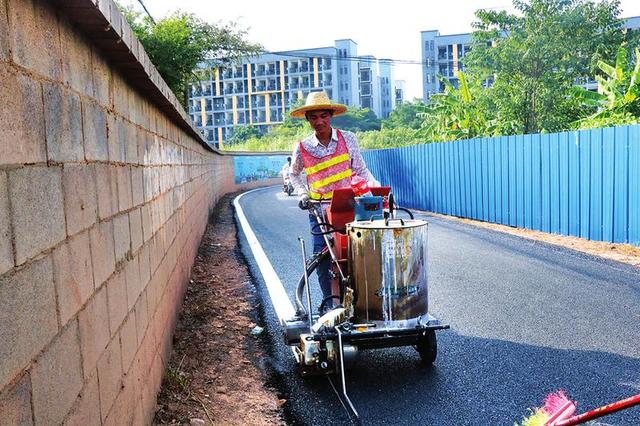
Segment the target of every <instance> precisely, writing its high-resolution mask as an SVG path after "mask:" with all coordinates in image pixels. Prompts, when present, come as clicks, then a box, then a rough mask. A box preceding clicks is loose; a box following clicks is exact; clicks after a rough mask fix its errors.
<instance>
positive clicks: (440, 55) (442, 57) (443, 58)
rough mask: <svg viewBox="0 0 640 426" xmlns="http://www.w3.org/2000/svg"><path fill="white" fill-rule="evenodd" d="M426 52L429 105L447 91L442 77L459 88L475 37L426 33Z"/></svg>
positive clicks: (632, 21)
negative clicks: (459, 72)
mask: <svg viewBox="0 0 640 426" xmlns="http://www.w3.org/2000/svg"><path fill="white" fill-rule="evenodd" d="M625 28H627V29H630V30H636V29H638V28H640V16H635V17H631V18H626V24H625ZM420 42H421V51H422V99H423V101H424V102H429V98H430V97H431V96H432V95H434V94H436V93H442V92H443V91H444V85H443V83H442V82H441V81H440V80H439V79H438V76H442V77H444V78H445V79H447V80H448V81H449V82H450V83H451V84H453V85H454V86H455V87H457V86H458V78H457V77H456V72H457V71H464V64H463V63H462V58H464V56H465V54H466V53H467V52H469V51H470V50H471V42H472V39H471V33H464V34H451V35H441V34H440V31H438V30H429V31H422V32H421V33H420ZM584 86H585V87H587V88H589V89H594V88H595V87H596V86H597V84H596V82H595V81H589V82H587V83H586V84H584Z"/></svg>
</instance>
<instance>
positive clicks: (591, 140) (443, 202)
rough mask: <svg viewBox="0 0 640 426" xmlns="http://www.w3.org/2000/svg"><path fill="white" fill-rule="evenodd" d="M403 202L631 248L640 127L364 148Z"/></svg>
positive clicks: (639, 224)
mask: <svg viewBox="0 0 640 426" xmlns="http://www.w3.org/2000/svg"><path fill="white" fill-rule="evenodd" d="M364 156H365V160H366V161H367V164H368V165H369V168H370V169H371V172H372V173H373V174H374V176H376V177H377V178H378V179H379V180H380V181H381V182H382V183H383V184H386V185H391V186H392V187H393V190H394V193H395V194H396V195H397V197H398V201H399V202H400V203H401V204H404V205H405V206H408V207H412V208H416V209H422V210H430V211H434V212H437V213H443V214H450V215H456V216H461V217H469V218H474V219H478V220H484V221H488V222H494V223H501V224H505V225H511V226H518V227H524V228H529V229H535V230H541V231H546V232H551V233H556V234H563V235H574V236H580V237H583V238H588V239H592V240H600V241H611V242H630V243H632V244H635V245H640V126H638V125H634V126H620V127H615V128H606V129H593V130H581V131H575V132H564V133H556V134H534V135H519V136H509V137H497V138H478V139H470V140H464V141H454V142H439V143H431V144H425V145H417V146H411V147H404V148H396V149H384V150H373V151H366V152H364Z"/></svg>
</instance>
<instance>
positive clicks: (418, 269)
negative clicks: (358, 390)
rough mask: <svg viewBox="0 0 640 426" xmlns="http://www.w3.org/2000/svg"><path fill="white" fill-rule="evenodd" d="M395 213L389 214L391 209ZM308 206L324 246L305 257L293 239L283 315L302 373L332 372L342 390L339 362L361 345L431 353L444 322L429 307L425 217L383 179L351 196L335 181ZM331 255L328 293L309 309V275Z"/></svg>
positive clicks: (425, 356)
mask: <svg viewBox="0 0 640 426" xmlns="http://www.w3.org/2000/svg"><path fill="white" fill-rule="evenodd" d="M399 210H400V211H403V214H402V216H405V215H406V216H408V218H407V217H402V218H401V217H396V216H397V212H398V211H399ZM310 213H311V214H313V215H315V216H316V219H317V221H318V226H317V227H316V229H313V230H312V232H313V233H315V234H316V235H322V236H323V238H324V239H325V242H326V245H327V246H326V247H325V249H324V250H323V251H322V252H321V253H319V254H316V255H314V256H313V257H311V258H310V259H309V260H307V256H306V252H305V246H304V241H303V240H302V238H299V240H300V243H301V250H302V257H303V262H304V274H303V276H302V277H301V278H300V281H299V283H298V287H297V289H296V295H295V296H296V297H295V303H296V315H295V317H294V318H292V319H290V320H288V321H286V326H285V330H284V335H285V336H284V337H285V342H286V343H287V345H289V346H291V347H292V348H293V351H294V354H295V356H296V359H297V363H298V366H299V370H300V372H301V374H302V375H303V376H306V375H316V374H332V373H335V374H337V375H338V376H339V379H340V383H341V386H342V396H343V398H344V399H345V401H346V402H347V403H348V405H349V407H350V409H351V410H352V411H353V413H354V414H355V415H356V417H358V413H357V411H356V410H355V407H354V406H353V404H352V403H351V400H350V399H349V397H348V395H347V389H346V381H345V369H346V368H347V367H348V366H349V365H351V364H352V363H353V362H355V359H356V357H357V353H358V351H359V350H361V349H376V348H390V347H399V346H413V347H415V349H416V350H417V351H418V353H419V355H420V357H421V359H422V362H423V363H425V364H431V363H433V362H434V361H435V359H436V355H437V348H438V346H437V342H436V333H435V331H436V330H442V329H447V328H449V325H447V324H444V323H442V322H440V321H439V320H437V319H436V318H434V317H433V316H432V315H430V314H429V304H428V293H429V290H428V285H427V222H426V221H424V220H420V219H414V217H413V214H412V213H411V212H410V211H409V210H407V209H403V208H401V207H398V206H396V204H395V202H394V199H393V195H392V194H391V193H390V188H389V187H379V188H371V195H369V196H364V197H356V196H355V194H354V192H353V190H352V189H351V188H345V189H337V190H335V191H334V192H333V196H332V199H331V201H330V202H329V203H328V202H322V201H320V202H312V203H311V207H310ZM327 258H330V259H331V275H332V277H333V283H332V284H333V296H329V297H328V298H326V299H325V300H323V301H322V302H321V304H320V309H319V312H320V313H322V315H319V314H318V315H315V314H314V312H313V309H312V301H311V291H310V288H309V276H310V274H311V273H312V272H313V271H314V270H315V269H316V268H317V267H318V264H319V263H320V262H322V261H323V260H325V259H327Z"/></svg>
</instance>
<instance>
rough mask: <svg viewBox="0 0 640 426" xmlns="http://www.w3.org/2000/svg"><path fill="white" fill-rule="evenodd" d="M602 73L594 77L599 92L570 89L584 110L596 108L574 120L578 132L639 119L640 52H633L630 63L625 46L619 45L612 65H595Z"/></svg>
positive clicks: (629, 122) (635, 121) (599, 63)
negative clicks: (633, 55) (633, 63)
mask: <svg viewBox="0 0 640 426" xmlns="http://www.w3.org/2000/svg"><path fill="white" fill-rule="evenodd" d="M598 68H599V69H600V71H601V72H602V73H603V74H604V76H603V75H596V80H597V81H598V86H599V89H600V91H601V92H602V93H595V92H591V91H588V90H586V89H584V88H582V87H573V88H572V91H573V94H574V96H575V97H576V98H577V99H578V100H579V101H580V103H582V105H584V107H585V108H591V109H593V108H596V109H597V110H596V112H595V113H593V114H592V115H590V116H588V117H586V118H583V119H580V120H577V121H576V122H575V123H574V126H575V127H577V128H580V129H590V128H594V127H606V126H617V125H623V124H634V123H638V122H639V119H638V117H640V102H639V97H638V95H639V94H640V81H639V80H640V79H639V77H640V51H639V50H638V49H637V48H636V49H635V65H633V66H632V65H631V64H630V62H629V58H628V54H627V50H626V48H625V45H624V44H622V45H620V48H619V49H618V53H617V54H616V63H615V66H611V65H609V64H607V63H606V62H604V61H599V62H598Z"/></svg>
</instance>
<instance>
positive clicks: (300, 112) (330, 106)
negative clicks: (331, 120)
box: [289, 91, 347, 118]
mask: <svg viewBox="0 0 640 426" xmlns="http://www.w3.org/2000/svg"><path fill="white" fill-rule="evenodd" d="M319 110H330V111H332V112H333V116H334V117H335V116H336V115H340V114H342V113H344V112H346V111H347V106H346V105H342V104H334V103H332V102H331V99H329V96H327V94H326V93H325V92H324V91H322V92H311V93H309V95H307V101H306V102H305V104H304V106H302V107H300V108H296V109H294V110H292V111H291V112H290V113H289V115H291V117H293V118H304V117H305V116H304V115H305V113H307V112H309V111H319Z"/></svg>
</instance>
